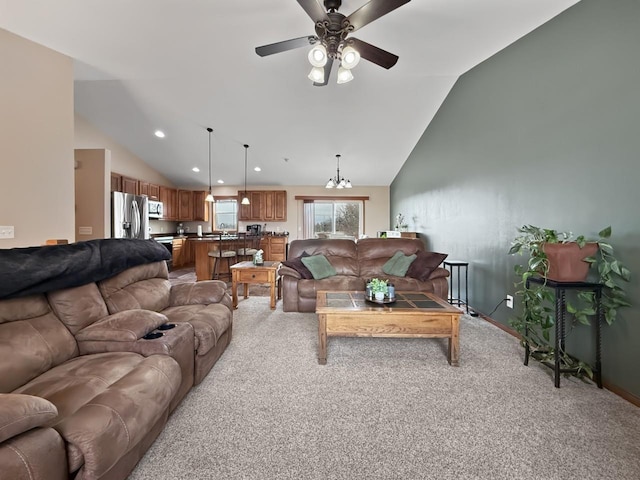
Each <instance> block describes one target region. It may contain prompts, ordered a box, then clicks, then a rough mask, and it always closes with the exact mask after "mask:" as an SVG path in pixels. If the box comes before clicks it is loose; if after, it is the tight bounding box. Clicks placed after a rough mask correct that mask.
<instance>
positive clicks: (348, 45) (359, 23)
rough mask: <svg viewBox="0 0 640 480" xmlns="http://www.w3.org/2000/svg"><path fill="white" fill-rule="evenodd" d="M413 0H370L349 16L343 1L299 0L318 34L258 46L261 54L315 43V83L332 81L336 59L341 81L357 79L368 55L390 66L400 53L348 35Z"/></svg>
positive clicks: (311, 58) (311, 56) (312, 59)
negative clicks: (358, 68) (356, 69)
mask: <svg viewBox="0 0 640 480" xmlns="http://www.w3.org/2000/svg"><path fill="white" fill-rule="evenodd" d="M409 1H410V0H370V1H369V3H367V4H365V5H363V6H362V7H360V8H359V9H358V10H356V11H355V12H353V13H352V14H351V15H349V16H348V17H347V16H345V15H343V14H341V13H339V12H338V9H339V8H340V7H341V6H342V0H324V1H323V2H322V3H323V4H324V8H323V7H322V5H321V4H320V1H319V0H298V3H299V4H300V6H301V7H302V8H303V9H304V11H305V12H306V13H307V15H309V17H311V19H312V20H313V21H314V23H315V31H316V35H309V36H306V37H299V38H293V39H290V40H285V41H283V42H277V43H272V44H269V45H263V46H261V47H257V48H256V53H257V54H258V55H260V56H261V57H264V56H267V55H273V54H274V53H280V52H285V51H287V50H292V49H294V48H300V47H304V46H308V45H312V48H311V50H310V51H309V53H308V59H309V63H311V65H312V66H313V68H312V69H311V72H310V73H309V75H308V77H309V79H310V80H312V81H313V84H314V85H315V86H323V85H326V84H327V83H328V82H329V76H330V75H331V67H332V65H333V62H334V61H335V60H337V61H338V62H339V65H340V66H339V68H338V79H337V83H339V84H342V83H347V82H350V81H351V80H353V74H352V73H351V71H350V70H351V69H352V68H354V67H355V66H356V65H358V62H359V61H360V58H364V59H365V60H368V61H370V62H372V63H375V64H376V65H379V66H381V67H383V68H386V69H389V68H391V67H393V66H394V65H395V64H396V62H397V61H398V56H397V55H394V54H392V53H389V52H387V51H385V50H382V49H381V48H378V47H376V46H373V45H371V44H369V43H367V42H363V41H362V40H359V39H357V38H354V37H349V38H347V36H348V35H349V34H351V33H353V32H355V31H356V30H358V29H360V28H362V27H364V26H365V25H367V24H369V23H371V22H373V21H374V20H377V19H378V18H380V17H382V16H383V15H386V14H387V13H389V12H391V11H393V10H395V9H396V8H398V7H401V6H402V5H404V4H405V3H409Z"/></svg>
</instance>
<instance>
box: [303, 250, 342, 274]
mask: <svg viewBox="0 0 640 480" xmlns="http://www.w3.org/2000/svg"><path fill="white" fill-rule="evenodd" d="M301 260H302V263H304V264H305V265H306V267H307V268H308V269H309V271H310V272H311V275H313V278H315V279H316V280H321V279H323V278H327V277H333V276H334V275H335V274H336V269H335V268H333V265H331V263H329V260H327V257H325V256H324V255H311V256H309V257H304V258H302V259H301Z"/></svg>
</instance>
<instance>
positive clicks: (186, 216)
mask: <svg viewBox="0 0 640 480" xmlns="http://www.w3.org/2000/svg"><path fill="white" fill-rule="evenodd" d="M177 220H178V221H180V222H190V221H192V220H193V192H192V191H191V190H178V218H177Z"/></svg>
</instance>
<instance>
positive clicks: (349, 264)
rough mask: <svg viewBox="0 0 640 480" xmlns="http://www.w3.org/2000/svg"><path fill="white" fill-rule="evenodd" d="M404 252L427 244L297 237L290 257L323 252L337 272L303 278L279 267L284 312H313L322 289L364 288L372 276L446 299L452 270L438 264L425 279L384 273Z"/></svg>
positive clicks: (407, 240) (421, 249) (409, 240)
mask: <svg viewBox="0 0 640 480" xmlns="http://www.w3.org/2000/svg"><path fill="white" fill-rule="evenodd" d="M397 251H402V252H403V253H404V254H405V255H412V254H414V253H417V252H424V251H425V248H424V243H423V242H422V240H420V239H417V238H366V239H362V240H358V241H357V242H355V241H353V240H342V239H310V240H294V241H292V242H291V243H290V245H289V255H288V259H289V261H291V260H292V259H296V258H299V257H301V256H302V255H303V253H305V252H306V254H308V255H318V254H322V255H324V256H325V257H326V258H327V260H329V263H331V265H332V266H333V267H334V268H335V270H336V275H334V276H331V277H328V278H323V279H320V280H316V279H313V278H311V279H304V278H302V276H301V275H300V273H299V272H298V271H297V270H295V269H294V268H291V267H288V266H282V267H280V269H279V274H280V276H281V282H282V296H283V304H282V305H283V310H284V311H285V312H314V311H315V309H316V295H317V292H318V291H319V290H338V291H340V290H364V288H365V282H366V280H367V279H369V278H385V279H388V280H389V281H390V282H392V283H394V285H395V288H396V290H405V291H419V292H432V293H434V294H435V295H437V296H438V297H440V298H444V299H446V298H447V295H448V293H449V287H448V283H447V277H448V276H449V271H448V270H446V269H445V268H442V267H438V268H435V270H433V272H432V273H431V274H430V275H429V277H428V278H427V279H426V280H424V281H422V280H418V279H416V278H412V277H408V276H405V277H398V276H391V275H387V274H385V273H384V272H383V270H382V267H383V265H384V264H385V263H386V262H387V261H388V260H389V259H390V258H391V257H392V256H393V255H394V253H396V252H397Z"/></svg>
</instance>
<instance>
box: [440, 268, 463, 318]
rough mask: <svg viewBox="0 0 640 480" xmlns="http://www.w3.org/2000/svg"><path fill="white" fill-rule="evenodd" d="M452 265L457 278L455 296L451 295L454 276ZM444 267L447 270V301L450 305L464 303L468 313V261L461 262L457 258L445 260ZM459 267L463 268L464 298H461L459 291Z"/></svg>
mask: <svg viewBox="0 0 640 480" xmlns="http://www.w3.org/2000/svg"><path fill="white" fill-rule="evenodd" d="M454 267H455V269H456V270H455V276H456V277H457V280H458V285H457V287H458V289H457V290H456V294H457V295H456V297H454V296H453V277H454V270H453V269H454ZM444 268H446V269H448V270H449V303H450V304H451V305H456V306H458V307H459V306H460V305H462V304H464V306H465V308H466V311H467V313H469V262H461V261H458V260H445V261H444ZM460 268H464V296H465V299H464V300H462V298H461V296H462V294H461V291H460V279H461V275H460Z"/></svg>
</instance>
